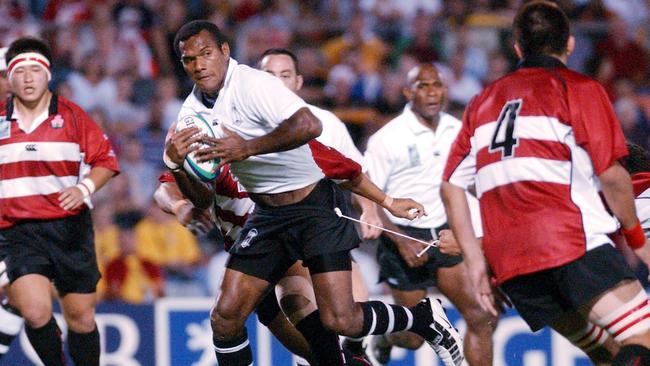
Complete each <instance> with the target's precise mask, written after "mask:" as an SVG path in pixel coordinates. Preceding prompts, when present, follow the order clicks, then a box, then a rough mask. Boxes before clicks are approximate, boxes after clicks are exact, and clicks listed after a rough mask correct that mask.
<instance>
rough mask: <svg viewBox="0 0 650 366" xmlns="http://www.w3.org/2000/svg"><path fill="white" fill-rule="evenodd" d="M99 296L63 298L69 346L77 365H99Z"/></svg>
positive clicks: (67, 296) (93, 294) (66, 296)
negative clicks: (97, 323)
mask: <svg viewBox="0 0 650 366" xmlns="http://www.w3.org/2000/svg"><path fill="white" fill-rule="evenodd" d="M96 303H97V294H95V293H91V294H78V293H68V294H65V295H64V296H63V297H62V298H61V309H62V311H63V317H64V318H65V321H66V323H67V324H68V346H69V348H70V356H72V359H73V361H74V363H75V365H89V366H90V365H99V355H100V348H99V331H98V330H97V325H96V324H95V305H96Z"/></svg>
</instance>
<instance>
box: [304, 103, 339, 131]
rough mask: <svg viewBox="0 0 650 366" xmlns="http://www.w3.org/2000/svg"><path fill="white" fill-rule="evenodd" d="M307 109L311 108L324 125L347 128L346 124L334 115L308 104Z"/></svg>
mask: <svg viewBox="0 0 650 366" xmlns="http://www.w3.org/2000/svg"><path fill="white" fill-rule="evenodd" d="M307 108H309V111H310V112H311V113H312V114H313V115H314V116H316V117H317V118H318V119H319V120H321V122H322V123H323V125H331V126H334V127H342V128H345V124H344V123H343V122H342V121H341V120H340V119H339V118H338V117H337V116H336V115H335V114H334V113H332V112H330V111H328V110H326V109H323V108H320V107H317V106H315V105H312V104H308V105H307Z"/></svg>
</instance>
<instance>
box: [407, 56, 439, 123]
mask: <svg viewBox="0 0 650 366" xmlns="http://www.w3.org/2000/svg"><path fill="white" fill-rule="evenodd" d="M404 95H405V96H406V98H407V99H408V100H409V101H410V102H411V107H412V108H413V112H415V114H417V115H419V116H420V117H422V118H424V119H425V120H427V121H431V120H433V119H435V118H437V117H438V114H439V113H440V111H441V110H442V108H443V106H444V104H445V101H446V99H447V86H446V85H445V84H444V83H443V82H442V80H441V79H440V75H439V74H438V71H437V70H436V69H434V68H432V67H424V68H422V69H421V70H420V72H419V74H418V76H417V77H416V78H415V80H414V81H413V82H412V83H411V85H410V86H409V87H408V88H406V89H404Z"/></svg>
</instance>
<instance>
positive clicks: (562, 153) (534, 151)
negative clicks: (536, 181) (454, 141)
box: [476, 138, 571, 167]
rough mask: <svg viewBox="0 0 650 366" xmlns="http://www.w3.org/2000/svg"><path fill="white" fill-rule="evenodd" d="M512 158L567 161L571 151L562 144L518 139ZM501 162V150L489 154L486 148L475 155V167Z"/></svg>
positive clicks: (569, 158)
mask: <svg viewBox="0 0 650 366" xmlns="http://www.w3.org/2000/svg"><path fill="white" fill-rule="evenodd" d="M514 156H515V157H518V158H528V157H533V158H540V159H550V160H560V161H569V160H571V150H570V149H569V147H568V146H567V145H565V144H563V143H560V142H557V141H545V140H531V139H522V138H520V139H519V146H517V147H515V150H514ZM501 160H502V152H501V150H497V151H494V152H490V151H489V148H488V147H484V148H483V149H481V150H479V152H478V154H477V155H476V166H477V167H483V166H486V165H488V164H491V163H496V162H498V161H501Z"/></svg>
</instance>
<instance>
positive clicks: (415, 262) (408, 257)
mask: <svg viewBox="0 0 650 366" xmlns="http://www.w3.org/2000/svg"><path fill="white" fill-rule="evenodd" d="M379 218H380V220H381V222H382V224H383V226H384V228H386V229H388V230H391V231H394V232H397V233H401V234H405V233H403V232H402V230H401V229H400V228H399V227H397V225H395V224H394V223H393V222H392V221H390V219H389V218H388V216H387V215H386V213H385V212H384V211H383V210H379ZM383 235H386V237H388V238H389V239H390V240H391V241H392V242H393V243H395V246H396V247H397V250H398V251H399V254H400V255H401V256H402V258H403V259H404V261H405V262H406V264H407V265H408V266H409V267H420V266H422V265H424V264H425V263H426V262H427V260H429V256H428V254H427V253H426V252H425V253H424V254H422V255H421V256H419V257H418V254H419V253H420V252H421V251H422V249H424V244H422V243H419V242H417V241H414V240H410V239H406V238H404V237H402V236H399V235H396V234H393V233H391V232H388V231H385V232H384V233H383Z"/></svg>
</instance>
